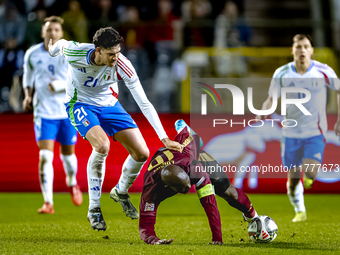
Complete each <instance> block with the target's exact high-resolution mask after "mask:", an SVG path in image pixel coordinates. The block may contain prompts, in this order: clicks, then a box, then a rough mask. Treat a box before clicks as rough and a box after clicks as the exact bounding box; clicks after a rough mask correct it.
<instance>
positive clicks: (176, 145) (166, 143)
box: [162, 138, 183, 152]
mask: <svg viewBox="0 0 340 255" xmlns="http://www.w3.org/2000/svg"><path fill="white" fill-rule="evenodd" d="M162 143H163V144H164V146H165V147H166V148H167V149H169V150H174V151H179V152H182V151H183V145H181V144H180V143H178V142H175V141H171V140H170V139H169V138H164V139H162Z"/></svg>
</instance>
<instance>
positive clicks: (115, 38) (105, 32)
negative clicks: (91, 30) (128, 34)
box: [93, 27, 123, 49]
mask: <svg viewBox="0 0 340 255" xmlns="http://www.w3.org/2000/svg"><path fill="white" fill-rule="evenodd" d="M122 42H123V37H121V35H120V34H119V33H118V31H117V30H115V29H114V28H112V27H102V28H100V29H99V30H97V32H96V33H95V35H94V36H93V44H94V45H95V47H96V48H97V47H103V48H105V49H107V48H111V47H113V46H116V45H119V44H120V43H122Z"/></svg>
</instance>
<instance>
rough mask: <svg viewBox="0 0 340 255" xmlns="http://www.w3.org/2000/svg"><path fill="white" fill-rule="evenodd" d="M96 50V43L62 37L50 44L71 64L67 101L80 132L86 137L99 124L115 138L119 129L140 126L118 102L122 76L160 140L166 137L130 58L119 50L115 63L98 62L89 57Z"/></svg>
mask: <svg viewBox="0 0 340 255" xmlns="http://www.w3.org/2000/svg"><path fill="white" fill-rule="evenodd" d="M94 50H95V46H94V44H89V43H77V42H73V41H66V40H59V41H58V42H56V43H55V44H54V45H53V46H52V47H51V48H50V53H51V55H52V56H55V55H56V54H58V53H60V55H62V56H63V57H64V58H65V59H66V60H67V61H68V63H69V65H70V67H69V69H68V77H67V88H66V94H67V95H66V99H65V104H66V106H67V113H68V114H69V117H70V119H71V122H72V124H73V125H74V127H75V128H76V129H77V130H78V132H79V133H80V134H81V135H82V136H83V137H85V135H86V133H87V132H88V131H89V130H90V129H91V128H92V127H93V126H96V125H100V126H101V127H102V128H103V130H104V131H105V132H106V133H107V134H108V135H109V136H110V137H112V138H113V136H114V134H115V133H116V132H119V131H121V130H124V129H127V128H136V127H137V125H136V124H135V122H134V121H133V119H132V118H131V116H130V115H129V114H128V113H127V112H126V111H125V110H124V109H123V108H122V106H121V105H120V103H119V102H118V85H117V82H118V81H119V80H123V81H124V83H125V85H126V86H127V87H128V88H129V90H130V92H131V94H132V96H133V98H134V99H135V101H136V102H137V104H138V106H139V108H140V109H141V111H142V112H143V114H144V115H145V117H146V118H147V120H148V121H149V123H150V124H151V125H152V126H153V128H154V129H155V131H156V133H157V135H158V137H159V138H160V140H162V139H163V138H167V135H166V133H165V131H164V129H163V126H162V124H161V122H160V120H159V117H158V114H157V112H156V110H155V108H154V107H153V105H152V104H151V103H150V102H149V100H148V99H147V97H146V95H145V92H144V90H143V88H142V85H141V83H140V81H139V78H138V76H137V74H136V71H135V69H134V67H133V66H132V64H131V62H130V61H129V60H128V59H127V58H126V57H125V56H124V55H123V54H119V58H118V61H117V63H116V65H115V66H113V67H109V66H107V65H103V66H97V65H94V64H92V63H91V61H90V56H91V53H93V51H94Z"/></svg>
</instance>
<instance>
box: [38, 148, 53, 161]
mask: <svg viewBox="0 0 340 255" xmlns="http://www.w3.org/2000/svg"><path fill="white" fill-rule="evenodd" d="M39 160H40V163H45V162H52V161H53V151H50V150H40V151H39Z"/></svg>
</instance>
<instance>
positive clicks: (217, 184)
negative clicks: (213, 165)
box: [210, 177, 232, 198]
mask: <svg viewBox="0 0 340 255" xmlns="http://www.w3.org/2000/svg"><path fill="white" fill-rule="evenodd" d="M210 180H211V183H212V184H213V185H214V188H215V193H216V195H218V196H220V197H223V198H224V197H225V193H226V192H227V190H228V189H229V187H230V186H232V185H231V183H230V180H229V179H228V178H214V177H211V178H210Z"/></svg>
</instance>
